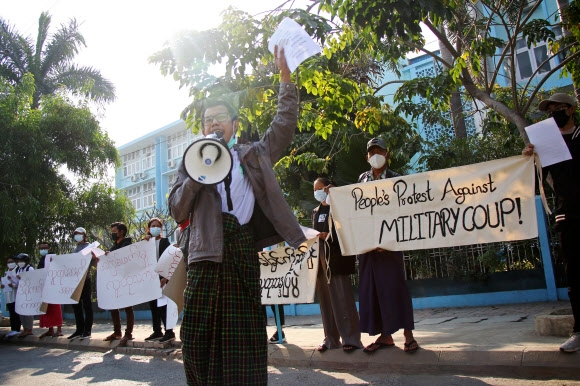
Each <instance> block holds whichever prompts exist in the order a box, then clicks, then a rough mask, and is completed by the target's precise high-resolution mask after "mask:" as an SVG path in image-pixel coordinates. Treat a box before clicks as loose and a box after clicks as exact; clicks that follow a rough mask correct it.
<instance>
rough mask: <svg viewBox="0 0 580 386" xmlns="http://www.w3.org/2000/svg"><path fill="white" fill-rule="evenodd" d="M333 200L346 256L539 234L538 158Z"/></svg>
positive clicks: (378, 185) (385, 184) (396, 182)
mask: <svg viewBox="0 0 580 386" xmlns="http://www.w3.org/2000/svg"><path fill="white" fill-rule="evenodd" d="M328 200H329V201H328V203H329V204H330V210H331V214H332V218H333V221H334V226H335V229H336V233H337V234H338V239H339V242H340V248H341V250H342V253H343V254H344V255H356V254H360V253H365V252H368V251H371V250H373V249H376V248H382V249H387V250H390V251H404V250H415V249H426V248H445V247H453V246H458V245H470V244H483V243H491V242H499V241H512V240H524V239H530V238H533V237H537V236H538V222H537V219H536V204H535V198H534V158H533V157H526V156H521V155H520V156H515V157H510V158H502V159H498V160H493V161H489V162H482V163H478V164H473V165H465V166H460V167H455V168H449V169H443V170H433V171H430V172H426V173H417V174H411V175H408V176H402V177H395V178H388V179H384V180H376V181H369V182H362V183H359V184H353V185H347V186H340V187H337V188H332V189H331V190H330V195H329V198H328Z"/></svg>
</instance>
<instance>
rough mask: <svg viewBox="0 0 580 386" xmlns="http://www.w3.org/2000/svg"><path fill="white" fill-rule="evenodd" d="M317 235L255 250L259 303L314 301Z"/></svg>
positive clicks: (317, 247) (317, 254) (316, 269)
mask: <svg viewBox="0 0 580 386" xmlns="http://www.w3.org/2000/svg"><path fill="white" fill-rule="evenodd" d="M318 249H319V242H318V238H313V239H310V240H307V241H306V242H304V243H302V244H301V245H300V246H299V247H298V248H296V249H294V248H292V247H290V246H285V247H280V248H277V249H274V250H270V251H262V252H258V255H259V256H258V260H259V262H260V289H261V295H262V304H296V303H312V302H314V290H315V288H316V274H317V273H318V256H319V253H318Z"/></svg>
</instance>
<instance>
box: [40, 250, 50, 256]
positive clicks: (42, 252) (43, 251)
mask: <svg viewBox="0 0 580 386" xmlns="http://www.w3.org/2000/svg"><path fill="white" fill-rule="evenodd" d="M46 255H48V249H41V250H40V256H46Z"/></svg>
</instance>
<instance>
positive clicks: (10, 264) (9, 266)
mask: <svg viewBox="0 0 580 386" xmlns="http://www.w3.org/2000/svg"><path fill="white" fill-rule="evenodd" d="M7 265H8V269H14V268H16V263H8V264H7Z"/></svg>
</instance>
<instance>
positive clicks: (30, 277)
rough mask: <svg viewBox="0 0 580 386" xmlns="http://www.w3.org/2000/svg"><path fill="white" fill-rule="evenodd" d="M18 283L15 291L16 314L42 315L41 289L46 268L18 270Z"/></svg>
mask: <svg viewBox="0 0 580 386" xmlns="http://www.w3.org/2000/svg"><path fill="white" fill-rule="evenodd" d="M19 275H20V283H19V284H18V291H16V313H17V314H18V315H43V314H45V312H42V311H40V306H41V305H42V289H43V288H44V281H45V280H46V270H45V269H37V270H36V271H27V272H20V273H19Z"/></svg>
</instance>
